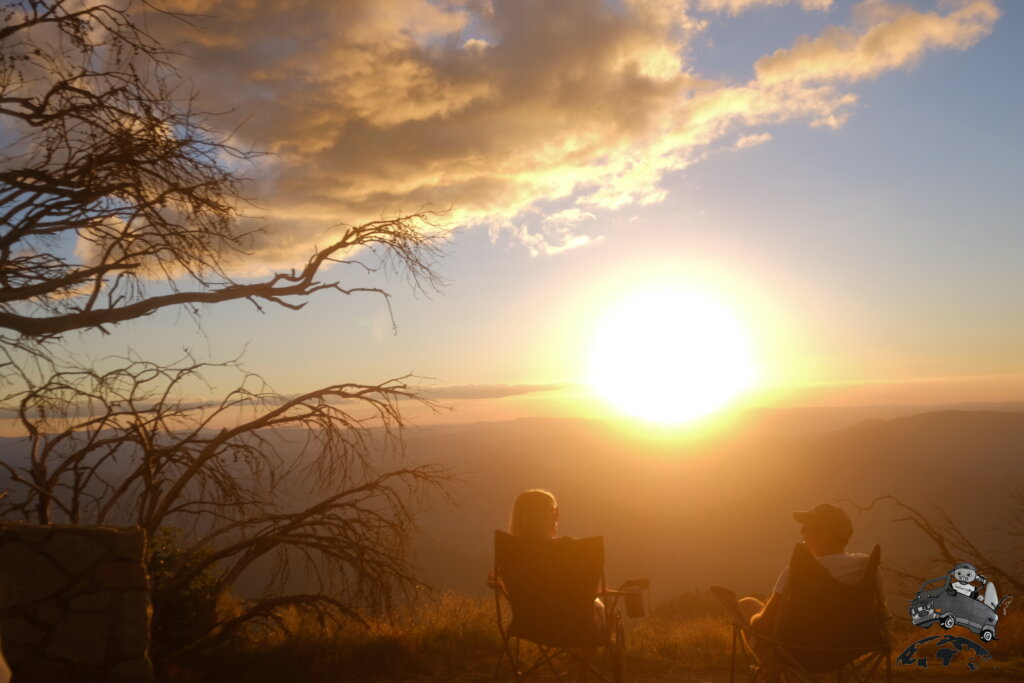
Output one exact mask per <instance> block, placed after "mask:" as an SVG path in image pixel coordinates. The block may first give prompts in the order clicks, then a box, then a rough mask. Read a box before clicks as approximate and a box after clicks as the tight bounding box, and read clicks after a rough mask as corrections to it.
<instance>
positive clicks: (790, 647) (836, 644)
mask: <svg viewBox="0 0 1024 683" xmlns="http://www.w3.org/2000/svg"><path fill="white" fill-rule="evenodd" d="M880 557H881V548H879V546H877V545H876V546H875V547H874V550H872V552H871V555H870V557H869V558H868V563H867V567H866V569H865V571H864V576H863V577H862V578H861V579H860V580H859V581H858V582H857V583H854V584H845V583H843V582H841V581H839V580H838V579H836V578H835V577H833V576H832V575H831V574H830V573H829V571H828V570H827V569H825V568H824V567H823V566H822V565H821V564H820V563H819V562H818V561H817V560H815V559H814V557H813V556H812V555H811V553H810V551H808V550H807V548H806V547H805V546H804V545H803V544H798V545H797V546H796V548H794V549H793V556H792V558H791V559H790V564H789V583H788V585H787V588H786V594H785V595H784V596H782V599H783V603H782V607H781V609H780V611H779V615H778V618H777V619H776V621H775V624H774V628H773V630H772V633H771V634H763V633H760V632H755V631H753V630H752V629H751V627H750V623H749V622H748V620H747V617H746V615H745V614H743V612H742V611H741V610H740V607H739V604H738V601H737V599H736V594H735V593H733V592H732V591H730V590H729V589H727V588H721V587H719V586H712V587H711V592H712V594H714V595H715V597H716V598H718V600H719V601H720V602H721V603H722V604H723V605H724V606H725V608H726V611H727V613H728V615H729V619H730V621H732V624H733V635H732V664H731V667H730V674H729V680H730V681H735V680H736V649H737V648H736V641H737V640H738V638H739V637H742V638H743V641H744V643H745V644H746V645H747V650H748V651H749V652H750V654H751V656H753V658H754V659H755V661H756V664H757V666H756V668H755V680H758V677H760V679H761V680H765V679H769V680H770V679H771V676H772V675H773V674H774V675H777V676H778V677H779V679H781V680H784V681H787V682H793V683H796V682H800V683H804V682H810V681H817V680H819V678H818V676H819V675H824V674H826V673H830V672H833V671H834V672H836V677H837V678H836V679H837V680H838V681H843V680H852V681H858V682H861V683H862V682H863V681H866V680H868V679H869V678H870V677H871V676H872V675H873V674H874V673H875V671H876V670H878V668H879V666H880V665H881V664H882V663H883V662H884V663H885V680H886V681H891V680H892V661H891V647H890V644H889V639H888V632H887V629H886V626H885V623H884V621H885V616H884V609H883V605H884V596H882V595H880V594H879V584H878V566H879V560H880ZM751 639H756V640H757V642H758V652H760V654H758V652H755V651H754V650H753V649H752V648H751V647H750V642H751Z"/></svg>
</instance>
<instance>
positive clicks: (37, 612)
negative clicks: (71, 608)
mask: <svg viewBox="0 0 1024 683" xmlns="http://www.w3.org/2000/svg"><path fill="white" fill-rule="evenodd" d="M25 614H26V615H27V616H28V618H29V619H32V620H34V621H37V622H42V623H44V624H56V623H57V622H58V621H60V620H61V619H62V618H63V617H64V612H63V611H62V610H61V608H60V606H59V605H58V604H57V601H56V600H47V601H45V602H40V603H36V604H35V605H29V606H28V607H26V608H25Z"/></svg>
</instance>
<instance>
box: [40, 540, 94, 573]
mask: <svg viewBox="0 0 1024 683" xmlns="http://www.w3.org/2000/svg"><path fill="white" fill-rule="evenodd" d="M97 533H98V532H97ZM43 550H44V551H45V552H46V554H47V555H49V556H50V557H52V558H53V559H54V560H56V561H57V563H58V564H59V565H60V566H61V567H63V568H64V569H65V570H66V571H68V572H70V573H72V574H81V573H82V572H84V571H85V570H86V569H88V568H89V567H91V566H92V565H93V564H95V563H96V561H97V560H99V559H100V558H101V557H103V556H104V555H106V554H107V549H106V548H104V547H103V546H102V545H100V543H98V542H97V541H96V540H93V539H92V538H90V537H89V535H87V534H85V533H74V532H65V533H62V534H56V535H54V536H53V537H52V538H50V540H49V541H47V542H46V545H44V546H43Z"/></svg>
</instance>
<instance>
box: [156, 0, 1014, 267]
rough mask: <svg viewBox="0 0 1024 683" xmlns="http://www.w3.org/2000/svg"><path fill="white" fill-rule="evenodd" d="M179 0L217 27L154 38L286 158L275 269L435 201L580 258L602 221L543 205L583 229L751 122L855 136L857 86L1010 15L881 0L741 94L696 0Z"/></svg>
mask: <svg viewBox="0 0 1024 683" xmlns="http://www.w3.org/2000/svg"><path fill="white" fill-rule="evenodd" d="M179 1H180V2H187V3H188V5H189V9H191V10H193V11H197V12H200V13H201V14H202V15H204V16H205V17H209V18H206V19H201V20H199V21H200V22H201V25H202V28H203V33H201V34H198V35H197V34H196V33H195V32H193V31H188V30H186V29H187V27H184V26H183V25H182V24H181V23H180V22H173V21H169V20H166V19H161V18H160V17H154V19H153V22H152V25H154V31H156V32H159V33H160V34H161V36H164V37H166V38H167V39H168V40H170V42H172V43H175V44H179V43H180V44H181V45H182V46H183V51H184V52H185V53H186V56H187V60H186V61H185V62H183V69H187V70H188V71H189V72H190V73H191V74H192V75H193V77H194V80H195V81H196V85H197V87H198V89H199V90H200V93H201V95H202V96H203V97H204V102H205V106H206V107H207V108H208V109H210V110H217V111H225V110H231V111H233V112H235V113H234V114H233V115H232V116H228V117H226V120H225V125H234V124H235V123H237V124H239V128H238V129H237V133H236V136H237V138H238V140H237V142H238V144H240V145H242V146H247V147H249V146H251V147H256V148H259V149H264V150H267V151H270V152H272V154H271V155H268V156H266V157H264V158H262V159H260V160H259V161H258V164H257V166H256V168H255V169H254V170H253V175H254V176H255V179H254V183H255V185H256V186H255V187H254V188H252V190H251V191H250V193H249V194H251V195H254V196H257V197H259V198H260V199H259V201H260V205H261V207H263V209H264V213H263V215H261V216H260V217H259V218H260V219H261V220H265V221H267V224H268V228H269V230H268V232H267V233H266V235H265V236H264V237H263V238H262V242H261V243H260V244H257V245H256V246H257V248H258V250H259V253H260V254H261V255H262V257H263V258H264V259H265V260H266V261H267V263H270V264H277V263H280V262H292V261H293V260H294V259H295V258H296V257H297V256H298V255H301V254H304V253H305V252H306V250H307V249H308V247H309V244H310V243H311V242H314V241H323V240H324V239H326V237H325V235H324V233H325V232H327V231H329V230H330V226H331V225H333V224H336V223H338V222H339V221H346V222H350V223H354V222H358V221H361V220H364V219H369V218H376V217H379V216H380V215H381V214H394V213H395V212H398V211H414V210H417V209H419V208H421V207H422V206H424V205H432V206H434V207H435V208H445V207H448V206H452V207H453V208H454V210H453V213H452V214H451V215H450V218H451V220H452V221H453V222H455V223H456V224H460V225H474V224H486V225H488V226H491V227H492V228H494V227H495V226H506V228H507V229H508V230H509V231H510V232H512V233H513V234H515V235H518V236H519V237H520V238H521V239H522V241H523V242H524V244H526V245H527V246H528V247H529V248H530V250H531V252H533V253H536V254H553V253H557V252H559V251H564V250H565V249H569V248H576V247H580V246H584V245H586V244H589V243H591V242H592V241H593V237H591V236H589V235H588V234H587V233H586V232H581V231H580V230H581V228H582V227H587V226H589V225H592V224H591V223H590V222H588V223H587V224H586V225H583V221H568V220H560V221H549V222H547V223H545V222H544V221H543V217H540V218H537V212H536V209H535V207H536V206H537V205H538V203H539V202H542V201H544V202H549V201H553V200H560V201H561V203H563V204H565V205H569V206H575V207H576V208H577V209H578V210H579V211H580V212H581V213H579V214H573V215H578V216H583V215H584V214H583V213H582V212H584V211H588V212H596V211H601V210H614V209H621V208H624V207H628V206H634V205H643V204H650V203H654V202H658V201H661V200H662V199H664V197H665V190H664V188H663V187H662V185H661V181H662V178H663V177H664V176H665V174H666V173H669V172H672V171H675V170H679V169H682V168H685V167H687V166H688V165H690V164H692V163H695V162H697V161H699V160H700V159H702V158H703V157H704V156H706V154H707V152H708V151H709V149H710V148H712V147H714V146H716V145H719V146H723V147H730V146H731V144H736V146H737V147H742V146H748V145H750V144H753V143H754V142H758V141H761V140H764V139H766V138H765V137H764V133H763V130H758V131H757V135H754V134H753V132H752V131H751V130H749V127H752V126H756V127H758V128H762V129H763V127H764V126H765V125H770V124H773V123H780V122H783V121H790V120H800V119H802V120H807V121H809V122H810V123H811V124H812V125H824V126H830V127H833V128H835V127H838V126H840V125H842V123H843V122H844V121H845V120H846V118H847V117H848V116H849V112H850V108H851V106H852V105H853V104H854V103H855V102H856V96H855V95H854V94H853V93H850V92H845V91H843V90H842V88H841V87H840V86H842V85H844V84H845V83H848V82H850V81H854V80H858V79H861V78H865V77H869V76H873V75H876V74H878V73H881V72H883V71H885V70H889V69H893V68H898V67H901V66H904V65H906V64H909V63H912V62H913V61H914V60H916V59H919V58H920V57H921V56H922V55H923V54H925V53H926V52H928V51H930V50H936V49H942V48H956V49H963V48H966V47H968V46H970V45H972V44H974V43H975V42H977V40H979V39H980V38H981V37H982V36H984V35H985V34H986V33H987V32H989V31H991V29H992V25H993V22H995V20H996V18H997V17H998V15H999V13H998V11H997V10H996V8H995V7H994V5H993V4H992V2H989V1H988V0H974V1H972V2H969V3H961V4H960V5H958V6H956V8H955V9H954V10H953V11H950V12H949V13H948V14H945V15H941V14H938V13H923V12H916V11H911V10H908V9H905V8H903V7H902V6H897V5H890V4H888V3H885V2H874V1H872V0H869V2H866V3H861V5H859V6H858V8H857V9H856V11H855V12H854V15H853V22H854V23H855V24H856V25H857V26H859V27H860V28H858V29H857V30H853V29H849V28H842V27H833V28H829V29H827V30H826V31H825V32H824V33H823V34H822V35H821V36H819V37H817V38H814V39H802V40H801V41H800V42H798V43H797V44H796V45H794V46H791V47H788V48H784V49H781V50H779V51H777V52H775V53H774V54H772V55H770V56H766V57H763V58H761V59H760V60H758V61H757V63H756V74H757V77H756V78H755V79H754V80H751V81H749V82H747V83H728V82H720V81H713V80H708V79H705V78H702V77H701V76H700V75H699V73H698V71H697V66H696V65H695V64H693V63H691V62H690V61H689V59H688V55H689V54H690V52H689V48H690V46H691V44H692V41H694V40H695V39H696V38H697V37H698V36H699V35H700V34H701V32H702V31H703V30H704V29H705V27H706V25H707V21H709V20H710V19H708V18H706V17H705V16H702V15H701V14H699V13H698V12H697V11H696V10H694V9H693V7H694V5H695V3H691V2H687V1H686V0H628V1H627V2H624V3H621V4H618V5H612V4H611V3H607V2H603V0H559V2H547V1H541V0H490V1H488V2H484V1H482V0H481V1H476V0H474V1H469V0H466V1H455V0H452V1H451V2H445V3H440V2H439V3H434V2H428V1H427V0H393V1H389V2H384V3H382V2H377V1H376V0H349V1H347V2H344V3H339V2H334V1H333V0H302V1H301V2H293V3H284V2H279V1H276V0H179ZM752 4H753V3H752V2H749V1H747V0H743V1H741V0H733V1H732V2H724V1H723V2H718V3H716V2H714V1H713V0H708V1H706V2H704V3H702V4H701V5H698V6H699V7H706V8H709V9H716V10H717V9H727V10H729V11H733V10H735V11H738V9H737V8H744V7H747V6H750V5H752ZM759 4H778V3H771V2H766V1H762V2H760V3H759ZM802 4H803V6H804V7H807V8H809V9H824V8H827V7H828V6H830V5H831V3H830V2H824V1H821V0H804V2H803V3H802ZM744 136H746V137H744ZM737 139H739V140H740V141H741V143H742V144H740V143H734V142H730V141H735V140H737ZM569 215H570V214H565V215H564V216H563V217H562V218H563V219H564V218H565V217H566V216H569ZM598 223H599V221H598ZM528 224H529V225H528Z"/></svg>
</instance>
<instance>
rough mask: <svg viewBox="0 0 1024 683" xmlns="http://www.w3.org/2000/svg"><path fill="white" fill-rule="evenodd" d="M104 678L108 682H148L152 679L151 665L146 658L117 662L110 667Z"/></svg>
mask: <svg viewBox="0 0 1024 683" xmlns="http://www.w3.org/2000/svg"><path fill="white" fill-rule="evenodd" d="M106 680H108V681H110V683H150V682H151V681H152V680H153V667H152V666H151V665H150V663H149V660H148V659H130V660H127V661H123V662H118V663H117V664H115V665H114V666H113V667H111V669H110V675H109V677H108V678H107V679H106Z"/></svg>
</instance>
